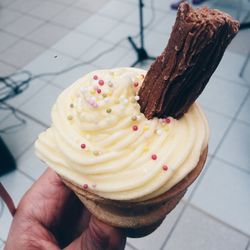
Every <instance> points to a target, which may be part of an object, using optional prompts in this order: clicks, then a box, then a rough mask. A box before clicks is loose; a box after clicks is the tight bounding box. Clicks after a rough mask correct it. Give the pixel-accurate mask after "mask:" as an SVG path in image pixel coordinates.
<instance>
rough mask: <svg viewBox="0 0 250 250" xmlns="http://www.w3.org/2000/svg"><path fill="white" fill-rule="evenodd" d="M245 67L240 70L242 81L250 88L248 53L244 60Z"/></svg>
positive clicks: (249, 59) (249, 57)
mask: <svg viewBox="0 0 250 250" xmlns="http://www.w3.org/2000/svg"><path fill="white" fill-rule="evenodd" d="M244 64H245V67H244V68H242V72H241V74H242V79H243V80H244V82H245V83H246V84H247V85H248V86H250V53H249V54H248V55H247V58H246V59H245V62H244Z"/></svg>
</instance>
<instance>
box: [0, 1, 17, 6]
mask: <svg viewBox="0 0 250 250" xmlns="http://www.w3.org/2000/svg"><path fill="white" fill-rule="evenodd" d="M15 1H16V0H2V1H1V5H0V6H1V8H3V7H7V6H9V5H10V4H12V2H15Z"/></svg>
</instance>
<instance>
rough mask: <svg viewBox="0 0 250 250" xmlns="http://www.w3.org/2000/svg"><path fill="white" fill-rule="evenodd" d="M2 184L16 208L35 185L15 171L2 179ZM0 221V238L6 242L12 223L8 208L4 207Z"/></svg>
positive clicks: (0, 178)
mask: <svg viewBox="0 0 250 250" xmlns="http://www.w3.org/2000/svg"><path fill="white" fill-rule="evenodd" d="M0 182H2V184H3V185H4V187H5V188H6V190H7V191H8V192H9V194H10V195H11V197H12V199H13V200H14V203H15V205H16V206H17V205H18V203H19V201H20V200H21V198H22V196H23V194H24V193H25V192H26V191H27V190H28V189H29V188H30V187H31V185H32V183H33V182H32V180H30V179H28V178H27V177H26V176H24V175H23V174H22V173H20V172H18V171H14V172H11V173H9V174H7V175H4V176H2V177H0ZM0 221H1V227H0V237H1V239H3V240H6V239H7V235H8V231H9V228H10V225H11V221H12V217H11V215H10V213H9V211H8V209H7V208H6V206H4V209H3V214H2V216H1V217H0Z"/></svg>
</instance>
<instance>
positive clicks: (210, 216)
mask: <svg viewBox="0 0 250 250" xmlns="http://www.w3.org/2000/svg"><path fill="white" fill-rule="evenodd" d="M188 206H189V207H191V208H193V209H195V210H197V211H199V212H200V213H202V214H204V215H206V216H207V217H209V218H211V219H212V220H214V221H216V222H219V223H220V224H222V225H224V226H225V227H228V228H230V229H232V230H234V231H236V232H238V233H240V234H242V235H244V236H246V237H247V238H249V237H250V235H249V234H247V233H245V232H243V231H241V230H239V229H238V228H236V227H234V226H232V225H230V224H228V223H226V222H225V221H223V220H220V219H218V218H216V217H214V216H213V215H212V214H210V213H208V212H206V211H204V210H203V209H201V208H200V207H198V206H196V205H194V204H192V203H189V204H188Z"/></svg>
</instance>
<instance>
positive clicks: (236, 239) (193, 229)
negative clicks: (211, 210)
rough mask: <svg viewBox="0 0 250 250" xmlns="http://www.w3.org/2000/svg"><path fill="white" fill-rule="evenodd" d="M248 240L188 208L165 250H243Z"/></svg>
mask: <svg viewBox="0 0 250 250" xmlns="http://www.w3.org/2000/svg"><path fill="white" fill-rule="evenodd" d="M247 241H248V238H247V237H246V236H245V235H242V234H240V233H239V232H237V231H234V230H232V229H231V228H228V227H226V226H225V225H223V224H221V223H219V222H217V221H215V220H213V219H211V218H210V217H208V216H206V215H205V214H203V213H201V212H199V211H198V210H196V209H194V208H191V207H188V208H187V209H186V211H185V212H184V214H183V217H182V218H181V220H180V222H179V223H178V225H177V227H176V228H175V231H174V233H173V235H172V237H171V238H170V239H169V241H168V242H167V244H166V246H165V248H164V249H166V250H179V249H188V250H189V249H190V250H201V249H202V250H224V249H225V250H245V247H246V244H247Z"/></svg>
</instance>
